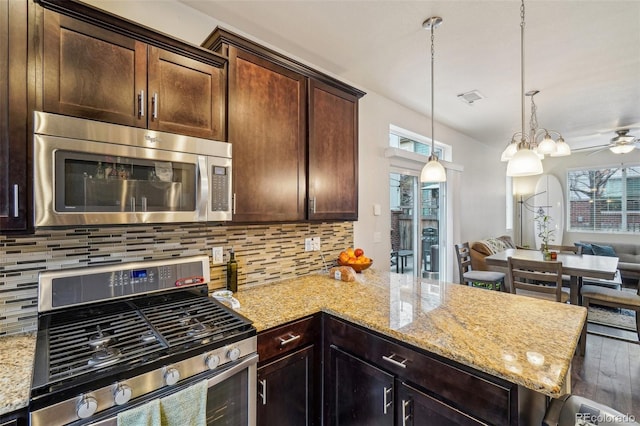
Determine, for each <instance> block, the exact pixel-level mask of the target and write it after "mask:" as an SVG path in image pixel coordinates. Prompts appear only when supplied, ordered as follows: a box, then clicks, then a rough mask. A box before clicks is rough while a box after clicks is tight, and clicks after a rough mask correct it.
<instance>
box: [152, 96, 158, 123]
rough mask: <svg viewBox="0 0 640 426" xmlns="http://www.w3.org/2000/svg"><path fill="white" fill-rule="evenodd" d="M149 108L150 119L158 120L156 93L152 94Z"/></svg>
mask: <svg viewBox="0 0 640 426" xmlns="http://www.w3.org/2000/svg"><path fill="white" fill-rule="evenodd" d="M151 106H152V108H153V112H152V117H153V118H154V119H157V118H158V92H155V93H154V94H153V98H151Z"/></svg>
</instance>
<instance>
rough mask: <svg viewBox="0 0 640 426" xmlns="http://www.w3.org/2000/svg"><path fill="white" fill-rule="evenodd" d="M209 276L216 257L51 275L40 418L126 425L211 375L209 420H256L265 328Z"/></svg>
mask: <svg viewBox="0 0 640 426" xmlns="http://www.w3.org/2000/svg"><path fill="white" fill-rule="evenodd" d="M209 279H210V278H209V259H208V257H207V256H196V257H188V258H174V259H168V260H156V261H146V262H137V263H126V264H117V265H105V266H96V267H87V268H81V269H69V270H60V271H47V272H43V273H41V274H40V277H39V295H38V312H39V314H38V337H37V343H36V358H35V366H34V375H33V383H32V387H31V398H30V403H29V417H30V423H31V425H32V426H41V425H47V426H52V425H63V424H72V425H85V424H92V425H94V424H95V425H97V424H100V425H116V424H118V423H119V421H118V417H119V416H120V417H122V416H124V415H125V414H127V412H131V411H129V410H132V411H133V410H138V411H140V410H141V409H142V408H145V407H147V405H149V406H150V403H153V402H159V404H158V405H159V406H160V408H161V409H162V410H164V409H167V410H170V409H172V407H171V405H169V404H167V406H166V407H165V406H164V405H163V401H165V400H167V397H168V396H174V397H179V394H180V393H184V394H186V393H187V392H193V389H195V387H196V386H197V385H198V384H202V383H203V381H206V387H204V388H203V389H205V390H204V393H205V396H204V398H205V401H206V409H205V410H203V411H204V412H205V413H206V424H207V425H245V424H246V425H254V424H255V392H256V389H255V387H256V364H257V360H258V355H257V346H256V345H257V342H256V331H255V328H254V327H253V326H252V325H251V322H250V321H249V320H248V319H246V318H244V317H243V316H241V315H239V314H238V313H236V312H235V311H233V310H231V309H230V308H228V307H226V306H224V305H222V304H221V303H219V302H218V301H216V300H214V299H212V298H210V297H208V292H207V282H208V281H209ZM191 395H192V394H191ZM154 407H155V406H154ZM193 415H194V416H197V415H198V413H194V414H193ZM199 422H200V421H199Z"/></svg>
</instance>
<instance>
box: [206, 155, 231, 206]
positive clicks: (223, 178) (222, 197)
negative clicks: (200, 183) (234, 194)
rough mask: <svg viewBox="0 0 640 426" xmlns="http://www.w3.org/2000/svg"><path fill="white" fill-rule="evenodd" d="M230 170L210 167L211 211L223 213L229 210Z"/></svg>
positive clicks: (222, 167)
mask: <svg viewBox="0 0 640 426" xmlns="http://www.w3.org/2000/svg"><path fill="white" fill-rule="evenodd" d="M229 172H230V168H229V167H224V166H212V167H211V179H210V182H211V193H210V195H209V197H210V200H211V201H210V202H211V211H214V212H225V211H228V210H229V201H230V200H229V185H230V177H229Z"/></svg>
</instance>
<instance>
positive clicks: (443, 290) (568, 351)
mask: <svg viewBox="0 0 640 426" xmlns="http://www.w3.org/2000/svg"><path fill="white" fill-rule="evenodd" d="M357 277H358V280H357V281H355V282H343V281H336V280H333V279H331V278H329V277H328V275H322V274H317V275H308V276H302V277H299V278H295V279H290V280H286V281H282V282H279V283H275V284H268V285H263V286H255V287H252V288H249V289H244V290H243V289H241V290H240V291H239V292H237V293H235V295H234V296H235V297H236V298H237V299H238V300H239V301H240V304H241V307H240V308H239V309H238V312H239V313H241V314H242V315H244V316H246V317H247V318H249V319H251V320H252V321H253V325H254V326H255V327H256V329H257V330H258V332H260V331H263V330H267V329H269V328H272V327H275V326H278V325H281V324H285V323H287V322H289V321H292V320H295V319H298V318H301V317H304V316H307V315H311V314H314V313H316V312H319V311H324V312H327V313H329V314H332V315H335V316H337V317H340V318H343V319H345V320H348V321H351V322H353V323H356V324H360V325H363V326H365V327H367V328H369V329H371V330H375V331H377V332H380V333H382V334H384V335H387V336H390V337H393V338H396V339H398V340H401V341H403V342H406V343H408V344H410V345H413V346H415V347H418V348H421V349H424V350H427V351H430V352H433V353H436V354H439V355H442V356H444V357H446V358H449V359H452V360H455V361H458V362H460V363H462V364H465V365H468V366H470V367H473V368H475V369H477V370H480V371H484V372H486V373H489V374H491V375H494V376H496V377H500V378H502V379H505V380H508V381H510V382H513V383H515V384H518V385H522V386H524V387H526V388H529V389H533V390H536V391H538V392H541V393H543V394H545V395H548V396H551V397H557V396H560V395H562V394H563V393H564V387H565V379H566V377H567V373H568V372H569V366H570V364H571V360H572V358H573V354H574V350H575V348H576V345H577V343H578V338H579V337H580V330H581V329H582V325H583V324H584V321H585V320H586V315H587V311H586V309H585V308H583V307H576V306H571V305H564V304H560V303H557V302H546V301H542V300H537V299H533V298H529V297H524V296H515V295H511V294H505V293H500V292H495V291H489V290H482V289H476V288H471V287H467V286H462V285H459V284H447V283H443V282H438V281H431V280H426V279H423V280H421V279H418V278H415V279H414V278H411V277H408V276H405V275H400V274H395V273H392V272H391V273H390V272H376V271H375V270H373V269H369V270H367V271H364V272H363V273H362V274H357ZM35 341H36V334H35V333H27V334H21V335H14V336H6V337H2V338H0V367H1V368H0V385H1V386H2V388H1V389H0V415H2V414H6V413H9V412H11V411H14V410H18V409H21V408H24V407H26V406H27V404H28V401H29V390H30V386H31V374H32V371H33V362H34V355H35Z"/></svg>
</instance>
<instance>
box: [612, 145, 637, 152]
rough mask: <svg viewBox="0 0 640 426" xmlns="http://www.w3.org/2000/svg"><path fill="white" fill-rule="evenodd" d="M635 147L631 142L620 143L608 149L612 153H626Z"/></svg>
mask: <svg viewBox="0 0 640 426" xmlns="http://www.w3.org/2000/svg"><path fill="white" fill-rule="evenodd" d="M634 149H635V146H634V145H633V144H631V143H630V144H622V145H614V146H612V147H609V150H610V151H611V152H613V153H614V154H626V153H628V152H631V151H633V150H634Z"/></svg>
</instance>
